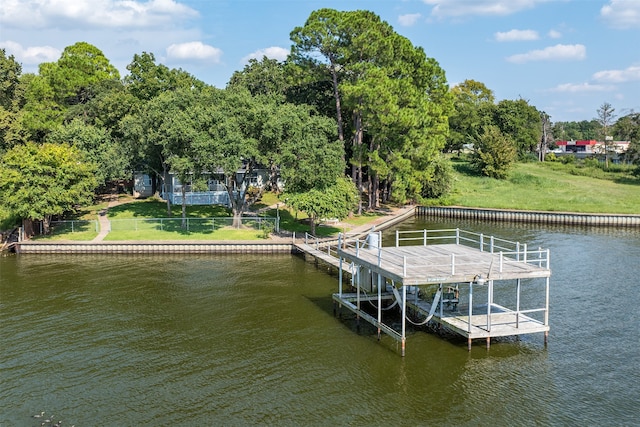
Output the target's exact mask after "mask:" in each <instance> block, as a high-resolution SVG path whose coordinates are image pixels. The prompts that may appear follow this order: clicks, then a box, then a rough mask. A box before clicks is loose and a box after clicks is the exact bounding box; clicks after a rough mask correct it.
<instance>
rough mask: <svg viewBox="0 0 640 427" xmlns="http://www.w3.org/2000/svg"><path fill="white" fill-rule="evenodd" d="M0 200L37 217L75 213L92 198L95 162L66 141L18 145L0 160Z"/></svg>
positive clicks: (47, 218)
mask: <svg viewBox="0 0 640 427" xmlns="http://www.w3.org/2000/svg"><path fill="white" fill-rule="evenodd" d="M0 162H1V163H0V164H1V167H0V200H2V204H3V205H4V206H6V207H7V208H8V209H9V210H10V211H11V212H12V213H14V214H15V215H17V216H19V217H21V218H23V219H26V220H40V221H43V223H44V226H45V227H44V228H45V230H46V231H48V230H49V224H50V222H51V218H52V216H54V215H63V214H65V213H67V212H74V211H75V209H76V207H77V206H82V205H83V204H89V203H91V201H92V197H93V192H94V189H95V187H96V179H95V165H94V164H92V163H91V162H87V161H85V159H84V157H83V153H82V152H81V151H80V150H78V149H77V148H75V147H72V146H71V145H68V144H50V143H45V144H42V145H38V144H35V143H33V142H29V143H26V144H24V145H17V146H15V147H13V148H12V149H10V150H9V151H7V152H6V153H5V154H4V156H3V157H2V159H1V160H0Z"/></svg>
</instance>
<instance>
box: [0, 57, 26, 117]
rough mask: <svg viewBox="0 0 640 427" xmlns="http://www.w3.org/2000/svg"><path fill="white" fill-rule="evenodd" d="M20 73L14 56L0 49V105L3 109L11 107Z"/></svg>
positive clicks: (20, 70)
mask: <svg viewBox="0 0 640 427" xmlns="http://www.w3.org/2000/svg"><path fill="white" fill-rule="evenodd" d="M21 74H22V66H21V65H20V64H19V63H18V62H17V61H16V59H15V57H14V56H13V55H9V56H7V52H6V51H5V50H4V49H0V107H2V108H3V109H5V110H11V109H12V107H13V103H14V100H15V97H16V90H17V88H18V85H19V84H20V75H21Z"/></svg>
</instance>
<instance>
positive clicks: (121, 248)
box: [16, 241, 295, 254]
mask: <svg viewBox="0 0 640 427" xmlns="http://www.w3.org/2000/svg"><path fill="white" fill-rule="evenodd" d="M293 251H295V248H294V246H293V244H292V243H291V242H289V243H284V242H282V243H274V242H253V241H245V242H241V241H238V242H184V241H171V242H158V241H145V242H142V241H140V242H98V243H92V242H68V241H65V242H38V241H28V242H22V243H20V244H19V245H18V246H17V247H16V252H18V253H20V254H161V253H173V254H176V253H184V254H221V253H225V254H234V253H237V254H251V253H263V254H274V253H291V252H293Z"/></svg>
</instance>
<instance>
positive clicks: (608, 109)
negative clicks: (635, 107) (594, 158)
mask: <svg viewBox="0 0 640 427" xmlns="http://www.w3.org/2000/svg"><path fill="white" fill-rule="evenodd" d="M615 111H616V110H615V108H613V107H612V106H611V104H609V103H608V102H605V103H604V104H602V105H601V106H600V108H598V118H597V120H598V123H599V124H600V133H599V134H600V138H602V144H603V146H602V151H604V167H605V168H607V169H608V168H609V153H610V151H611V150H612V149H613V135H612V134H611V131H612V126H613V124H614V120H615V118H616V115H615Z"/></svg>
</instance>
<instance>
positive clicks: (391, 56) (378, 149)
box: [291, 9, 451, 208]
mask: <svg viewBox="0 0 640 427" xmlns="http://www.w3.org/2000/svg"><path fill="white" fill-rule="evenodd" d="M291 39H292V41H293V42H294V46H293V47H292V54H291V60H292V62H293V63H295V64H298V65H299V66H301V67H304V68H305V69H307V70H309V72H310V73H312V74H313V75H315V76H319V77H321V76H323V75H327V76H329V77H330V79H331V81H332V84H333V88H334V97H335V104H336V117H337V120H338V132H339V134H338V137H339V139H340V140H341V141H343V140H345V138H346V135H345V130H346V129H347V126H346V124H345V122H344V121H343V118H344V117H347V116H348V115H351V118H352V120H351V124H350V126H351V129H352V133H351V146H350V147H349V151H350V159H349V162H350V163H351V165H352V172H351V175H352V179H353V180H354V182H356V184H357V187H358V188H359V191H361V192H364V186H363V184H364V179H365V177H366V179H367V190H368V194H369V201H368V204H369V207H371V208H373V207H376V206H377V204H378V195H379V187H380V176H384V177H386V178H388V180H389V182H391V183H392V185H396V186H404V189H403V191H402V192H405V191H406V190H408V189H409V190H410V197H411V195H415V194H416V193H415V190H416V188H417V187H414V186H411V185H409V184H407V183H406V182H403V181H401V180H397V179H394V177H393V176H390V174H391V175H393V174H394V173H395V172H394V171H395V169H388V168H386V167H384V165H383V163H384V162H385V161H386V160H388V159H387V156H389V155H390V153H391V152H393V153H395V154H396V155H397V154H398V153H399V152H400V151H402V152H403V153H404V154H403V155H406V156H409V158H410V159H411V160H410V162H414V161H416V160H417V159H419V160H417V163H419V162H423V161H424V160H425V159H426V160H428V159H429V158H430V156H433V155H435V154H436V152H437V151H438V150H439V149H441V148H442V147H443V146H444V137H445V135H446V132H447V116H448V113H449V111H450V109H451V102H450V98H449V95H448V85H447V84H446V79H445V77H444V72H443V70H442V69H441V68H440V67H439V66H438V64H437V62H436V61H435V60H433V59H430V58H427V57H426V55H425V54H424V51H423V50H422V49H421V48H415V47H414V46H412V45H411V43H410V42H409V41H408V40H407V39H406V38H404V37H402V36H400V35H398V34H397V33H395V32H394V30H393V28H392V27H391V26H390V25H389V24H388V23H386V22H384V21H382V20H381V19H380V18H379V17H378V16H377V15H375V14H374V13H372V12H369V11H361V10H360V11H353V12H337V11H335V10H332V9H321V10H318V11H315V12H313V13H312V14H311V15H310V17H309V19H308V20H307V22H306V23H305V25H304V26H303V27H298V28H296V29H295V30H294V31H293V32H292V33H291ZM326 70H328V73H327V72H326ZM323 72H325V73H324V74H323ZM416 154H417V155H416ZM414 179H415V177H412V180H414ZM402 192H397V194H400V193H402ZM360 208H361V206H360Z"/></svg>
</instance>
